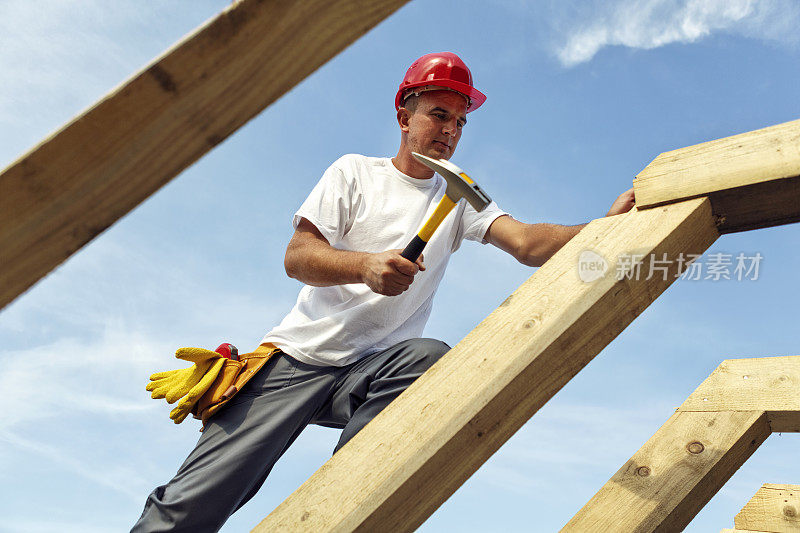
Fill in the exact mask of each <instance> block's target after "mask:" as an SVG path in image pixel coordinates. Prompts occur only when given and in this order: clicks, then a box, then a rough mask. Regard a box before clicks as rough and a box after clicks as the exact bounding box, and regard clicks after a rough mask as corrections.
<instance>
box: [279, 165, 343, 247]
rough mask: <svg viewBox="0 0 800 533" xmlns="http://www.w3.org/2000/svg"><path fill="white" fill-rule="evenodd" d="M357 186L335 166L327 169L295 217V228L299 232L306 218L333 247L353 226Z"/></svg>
mask: <svg viewBox="0 0 800 533" xmlns="http://www.w3.org/2000/svg"><path fill="white" fill-rule="evenodd" d="M337 163H338V161H337ZM354 185H355V184H354V183H353V181H352V180H347V179H346V177H345V173H344V172H343V170H342V168H340V167H339V166H338V165H337V164H336V163H334V164H333V165H331V166H330V167H328V169H327V170H326V171H325V173H324V174H323V175H322V178H321V179H320V180H319V182H318V183H317V184H316V185H315V186H314V188H313V189H312V190H311V194H309V195H308V198H306V200H305V201H304V202H303V204H302V205H301V206H300V209H298V210H297V212H296V213H295V214H294V217H293V219H292V225H293V226H294V228H295V229H297V225H298V224H299V223H300V218H301V217H302V218H306V219H308V221H309V222H311V223H312V224H314V225H315V226H316V227H317V229H318V230H319V231H320V233H322V235H323V236H324V237H325V238H326V239H327V240H328V242H329V243H330V244H331V245H335V244H337V243H338V242H339V241H341V240H342V237H344V235H345V233H347V231H348V230H349V229H350V226H351V225H352V220H351V216H350V215H351V213H352V211H353V209H352V206H353V196H354Z"/></svg>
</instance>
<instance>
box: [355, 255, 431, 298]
mask: <svg viewBox="0 0 800 533" xmlns="http://www.w3.org/2000/svg"><path fill="white" fill-rule="evenodd" d="M402 251H403V250H387V251H386V252H381V253H377V254H369V255H368V256H367V257H366V259H365V260H364V270H363V272H362V276H361V277H362V278H363V280H364V283H366V284H367V286H368V287H369V288H370V289H372V291H373V292H377V293H378V294H383V295H385V296H397V295H398V294H401V293H403V292H405V291H406V290H407V289H408V288H409V287H410V286H411V283H412V282H413V281H414V275H416V273H417V272H419V271H420V270H425V264H424V263H423V262H422V260H423V257H422V256H421V255H420V256H419V259H417V261H416V262H415V263H412V262H411V261H409V260H408V259H406V258H405V257H403V256H401V255H400V253H401V252H402Z"/></svg>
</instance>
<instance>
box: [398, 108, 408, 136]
mask: <svg viewBox="0 0 800 533" xmlns="http://www.w3.org/2000/svg"><path fill="white" fill-rule="evenodd" d="M410 119H411V112H410V111H409V110H408V109H406V108H405V107H401V108H400V109H398V110H397V123H398V124H399V125H400V131H402V132H408V121H409V120H410Z"/></svg>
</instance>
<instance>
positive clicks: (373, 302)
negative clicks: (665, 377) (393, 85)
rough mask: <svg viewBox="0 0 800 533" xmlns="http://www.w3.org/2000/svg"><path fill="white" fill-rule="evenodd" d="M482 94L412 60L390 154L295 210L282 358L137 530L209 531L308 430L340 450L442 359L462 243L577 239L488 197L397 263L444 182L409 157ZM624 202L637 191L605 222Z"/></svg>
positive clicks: (528, 245) (452, 126) (443, 69)
mask: <svg viewBox="0 0 800 533" xmlns="http://www.w3.org/2000/svg"><path fill="white" fill-rule="evenodd" d="M485 99H486V97H485V96H484V95H483V94H482V93H481V92H480V91H478V90H477V89H475V88H474V86H473V83H472V75H471V73H470V71H469V69H468V68H467V66H466V65H465V64H464V63H463V61H461V59H460V58H459V57H458V56H456V55H455V54H452V53H448V52H446V53H438V54H427V55H425V56H422V57H421V58H419V59H418V60H417V61H415V62H414V63H413V64H412V65H411V67H410V68H409V69H408V71H407V73H406V76H405V78H404V80H403V82H402V83H401V85H400V88H399V90H398V92H397V95H396V98H395V107H396V109H397V121H398V124H399V126H400V132H401V141H400V148H399V150H398V152H397V155H396V156H395V157H394V158H392V159H389V158H375V157H365V156H361V155H356V154H350V155H346V156H343V157H342V158H340V159H339V160H337V161H336V162H335V163H334V164H333V165H331V167H329V168H328V169H327V170H326V171H325V173H324V175H323V177H322V179H321V180H320V182H319V183H318V184H317V185H316V187H314V189H313V191H312V192H311V194H310V196H309V197H308V198H307V199H306V201H305V202H304V203H303V205H302V206H301V207H300V209H299V210H298V211H297V213H296V214H295V216H294V220H293V224H294V227H295V233H294V235H293V236H292V239H291V241H290V242H289V245H288V248H287V250H286V257H285V267H286V272H287V274H288V275H289V276H291V277H293V278H296V279H298V280H300V281H302V282H303V283H305V284H306V285H305V287H304V288H303V289H302V290H301V292H300V295H299V297H298V299H297V303H296V305H295V306H294V308H293V309H292V310H291V312H290V313H289V314H288V315H287V316H286V318H284V320H283V321H282V322H281V324H280V325H278V326H277V327H275V328H274V329H273V330H272V331H270V332H269V333H267V335H266V336H265V337H264V339H263V340H262V345H272V346H275V347H277V348H279V349H280V351H279V352H277V353H276V354H274V355H273V356H272V357H271V359H270V360H269V361H268V362H267V363H266V364H265V365H264V367H262V368H261V370H259V371H258V373H257V374H256V375H255V376H254V377H252V378H251V379H250V380H249V381H248V382H247V384H246V385H245V386H244V387H243V388H242V390H241V391H239V393H238V394H237V395H236V396H235V397H234V398H233V399H232V400H231V401H230V402H229V404H228V405H226V406H225V407H224V408H223V409H222V410H221V411H219V412H218V413H217V414H215V415H213V416H212V417H211V418H210V419H209V420H208V424H207V425H206V427H205V429H204V431H203V435H202V436H201V438H200V440H199V441H198V443H197V446H196V447H195V449H194V451H192V453H191V454H190V455H189V457H188V458H187V460H186V461H185V462H184V464H183V465H182V466H181V468H180V469H179V471H178V473H177V474H176V476H175V477H174V478H173V479H172V480H171V481H170V482H169V483H168V484H166V485H162V486H160V487H158V488H156V489H155V490H154V491H153V492H152V493H151V494H150V496H149V497H148V500H147V503H146V504H145V509H144V512H143V513H142V516H141V518H140V519H139V521H138V522H137V524H136V525H135V526H134V528H133V530H134V531H167V530H169V531H214V530H217V529H219V528H220V527H221V526H222V524H223V523H224V522H225V520H227V518H228V517H229V516H230V514H232V513H233V512H234V511H235V510H236V509H238V508H239V507H241V506H242V505H243V504H244V503H245V502H247V501H248V500H249V499H250V498H251V497H252V496H253V495H255V493H256V492H257V491H258V489H259V488H260V486H261V484H262V483H263V482H264V480H265V479H266V477H267V474H268V473H269V472H270V470H271V468H272V466H273V465H274V464H275V462H276V461H277V460H278V458H279V457H280V456H281V455H282V454H283V452H284V451H285V450H286V449H287V448H288V447H289V446H290V445H291V443H292V442H293V441H294V439H295V438H296V437H297V436H298V435H299V434H300V432H301V431H302V430H303V429H304V428H305V427H306V426H307V425H308V424H309V423H314V424H319V425H323V426H329V427H337V428H342V429H343V431H342V435H341V438H340V440H339V443H338V444H337V446H336V448H335V450H334V453H335V452H336V450H338V449H339V448H340V447H341V446H343V445H344V444H345V443H346V442H347V441H348V440H350V439H351V438H352V437H353V436H354V435H355V434H356V433H358V431H359V430H360V429H361V428H362V427H364V426H365V425H366V424H367V422H369V421H370V420H371V419H372V418H373V417H374V416H375V415H377V414H378V413H379V412H380V411H381V410H382V409H383V408H384V407H386V405H388V404H389V402H391V401H392V400H393V399H394V398H396V397H397V396H398V395H399V394H400V393H401V392H402V391H403V390H405V389H406V388H407V387H408V386H409V385H410V384H411V383H412V382H413V381H414V380H415V379H416V378H417V377H419V376H420V375H421V374H422V373H423V372H425V370H427V369H428V368H429V367H430V366H431V365H433V364H434V363H435V362H436V361H437V360H438V359H439V358H440V357H441V356H442V355H443V354H444V353H446V352H447V351H448V349H449V346H447V345H446V344H445V343H443V342H441V341H436V340H433V339H420V338H419V337H420V335H421V334H422V330H423V327H424V325H425V322H426V321H427V319H428V316H429V315H430V312H431V306H432V301H433V295H434V293H435V291H436V288H437V286H438V284H439V282H440V281H441V279H442V276H443V275H444V271H445V268H446V266H447V262H448V259H449V256H450V255H451V254H452V253H453V252H454V251H455V250H456V249H458V247H459V246H460V244H461V241H462V240H463V239H470V240H475V241H479V242H483V243H491V244H493V245H495V246H497V247H499V248H501V249H502V250H504V251H506V252H508V253H510V254H511V255H513V256H514V257H515V258H516V259H517V260H518V261H520V262H521V263H523V264H525V265H529V266H540V265H542V264H543V263H544V262H545V261H547V259H549V258H550V257H551V256H552V255H553V254H554V253H555V252H556V251H557V250H558V249H559V248H561V247H562V246H563V245H564V244H565V243H566V242H567V241H569V240H570V239H571V238H572V237H573V236H574V235H576V234H577V233H578V231H580V229H581V228H582V227H583V226H559V225H555V224H532V225H529V224H524V223H522V222H519V221H517V220H515V219H513V218H511V217H510V216H508V215H507V214H506V213H505V212H504V211H502V210H500V208H499V207H497V205H496V204H495V203H494V202H492V203H491V204H490V205H489V206H488V207H487V208H486V209H485V210H484V211H482V212H481V213H478V212H476V211H475V210H474V209H473V208H472V207H471V206H469V205H468V204H466V203H465V202H464V201H461V202H459V204H458V205H457V207H456V208H455V209H454V210H453V211H452V212H451V213H450V214H449V215H448V216H447V217H446V218H445V219H444V221H443V222H442V223H441V225H440V226H439V228H438V229H437V231H436V233H434V235H433V237H432V238H431V239H430V240H429V241H428V244H427V246H426V248H425V256H426V257H425V258H424V259H423V258H422V257H420V259H419V260H417V261H416V262H411V261H409V260H407V259H405V258H403V257H402V256H401V255H400V252H401V251H402V248H403V247H404V246H405V245H406V244H407V243H408V242H409V241H410V239H411V238H412V237H413V236H414V234H415V233H416V231H417V230H418V229H419V227H420V225H421V224H422V223H423V222H424V221H425V220H426V219H427V217H428V216H429V215H430V213H431V212H432V211H433V209H434V208H435V207H436V205H437V204H438V202H439V200H440V199H441V197H442V195H443V194H444V188H445V183H444V180H443V179H442V178H441V177H439V176H437V175H435V174H434V173H433V171H431V170H430V169H429V168H428V167H427V166H425V165H423V164H421V163H419V162H418V161H417V160H416V159H414V158H413V157H412V155H411V152H419V153H422V154H424V155H427V156H429V157H433V158H437V159H438V158H444V159H449V158H450V157H451V156H452V155H453V153H454V151H455V149H456V147H457V145H458V141H459V139H460V138H461V133H462V128H463V127H464V125H465V124H466V122H467V118H466V115H467V113H469V112H471V111H474V110H475V109H477V108H478V107H480V105H481V104H483V102H484V101H485ZM632 206H633V190H632V189H631V190H629V191H626V192H625V193H623V194H622V195H620V197H619V198H617V200H616V201H615V202H614V204H613V205H612V207H611V210H610V211H609V212H608V215H615V214H619V213H624V212H626V211H628V210H630V209H631V207H632Z"/></svg>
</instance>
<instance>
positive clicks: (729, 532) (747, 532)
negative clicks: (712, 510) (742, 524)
mask: <svg viewBox="0 0 800 533" xmlns="http://www.w3.org/2000/svg"><path fill="white" fill-rule="evenodd" d="M719 533H770V532H769V531H753V530H752V529H722V530H720V532H719Z"/></svg>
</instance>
